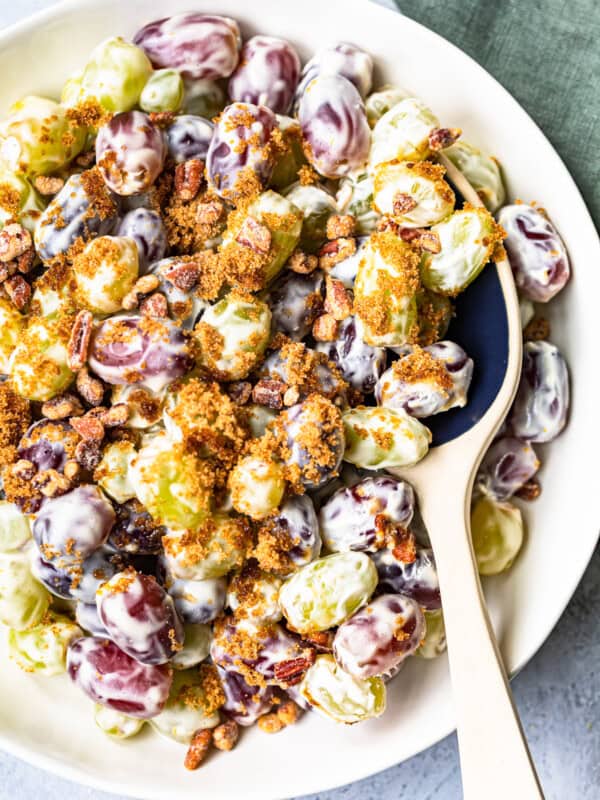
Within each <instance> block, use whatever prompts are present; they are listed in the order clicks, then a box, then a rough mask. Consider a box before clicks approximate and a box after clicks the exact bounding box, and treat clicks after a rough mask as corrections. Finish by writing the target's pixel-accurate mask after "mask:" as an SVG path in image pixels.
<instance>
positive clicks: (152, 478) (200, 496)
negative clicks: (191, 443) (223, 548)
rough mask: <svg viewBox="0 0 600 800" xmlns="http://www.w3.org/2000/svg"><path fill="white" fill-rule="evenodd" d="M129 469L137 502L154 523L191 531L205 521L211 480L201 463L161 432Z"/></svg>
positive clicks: (209, 504) (211, 477)
mask: <svg viewBox="0 0 600 800" xmlns="http://www.w3.org/2000/svg"><path fill="white" fill-rule="evenodd" d="M131 466H132V468H131V482H132V484H133V487H134V489H135V492H136V496H137V499H138V500H139V501H140V503H141V504H142V505H143V506H145V507H146V508H147V510H148V511H149V512H150V514H151V515H152V517H153V518H154V519H155V520H156V521H157V522H160V523H161V524H163V525H168V526H172V527H174V528H190V529H195V528H197V527H198V526H200V525H201V524H202V523H203V522H204V520H206V518H207V517H208V515H209V513H210V509H211V498H212V488H213V484H212V482H211V481H212V479H213V478H214V476H213V475H212V469H211V467H210V465H209V464H208V463H207V462H206V461H205V460H204V459H202V458H199V457H198V456H196V455H195V454H194V453H192V452H190V451H187V450H186V449H185V447H184V446H183V445H182V444H180V443H175V442H173V441H172V440H171V439H170V438H169V437H168V436H167V435H166V434H165V433H164V432H162V433H159V434H157V435H156V436H153V437H152V438H150V439H149V441H147V442H146V443H145V444H144V445H143V446H142V448H141V449H140V451H139V453H138V454H137V456H136V457H135V458H134V459H133V462H132V465H131Z"/></svg>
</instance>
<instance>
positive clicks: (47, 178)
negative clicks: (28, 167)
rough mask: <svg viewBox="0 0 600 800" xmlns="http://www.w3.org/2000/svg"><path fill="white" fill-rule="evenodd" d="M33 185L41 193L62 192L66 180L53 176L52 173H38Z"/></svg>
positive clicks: (45, 194)
mask: <svg viewBox="0 0 600 800" xmlns="http://www.w3.org/2000/svg"><path fill="white" fill-rule="evenodd" d="M33 185H34V186H35V188H36V189H37V190H38V192H39V193H40V194H43V195H44V196H48V195H51V194H57V193H58V192H60V190H61V189H62V188H63V186H64V185H65V182H64V180H63V179H62V178H57V177H52V176H51V175H38V176H37V178H36V179H35V180H34V182H33Z"/></svg>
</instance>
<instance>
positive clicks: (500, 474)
mask: <svg viewBox="0 0 600 800" xmlns="http://www.w3.org/2000/svg"><path fill="white" fill-rule="evenodd" d="M539 466H540V462H539V461H538V459H537V456H536V454H535V450H534V449H533V447H532V446H531V445H530V444H529V443H528V442H524V441H522V440H521V439H515V438H514V437H512V436H504V437H503V438H502V439H496V441H495V442H494V443H493V444H492V446H491V447H490V448H489V450H488V451H487V453H486V454H485V457H484V459H483V461H482V462H481V466H480V467H479V472H478V473H477V478H476V481H475V484H476V486H477V488H478V489H480V490H481V491H483V492H485V493H486V494H488V495H490V497H493V498H494V500H498V501H499V502H503V501H504V500H508V499H509V498H510V497H512V496H513V494H514V493H515V492H516V491H517V490H518V489H520V488H521V486H523V484H524V483H527V481H528V480H530V479H531V478H533V476H534V475H535V473H536V472H537V471H538V469H539Z"/></svg>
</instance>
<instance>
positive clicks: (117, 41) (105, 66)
mask: <svg viewBox="0 0 600 800" xmlns="http://www.w3.org/2000/svg"><path fill="white" fill-rule="evenodd" d="M152 72H153V69H152V64H151V63H150V61H149V59H148V57H147V56H146V54H145V53H144V51H143V50H141V49H140V48H139V47H136V46H135V45H134V44H130V43H129V42H125V41H123V39H121V38H120V37H113V38H111V39H106V40H105V41H104V42H101V43H100V44H99V45H98V46H97V47H96V48H95V49H94V50H93V51H92V54H91V56H90V60H89V61H88V62H87V64H86V66H85V69H84V70H83V75H82V76H81V96H80V99H79V102H81V101H82V100H91V99H95V100H96V101H97V102H98V103H99V104H100V105H101V106H102V108H103V109H104V110H105V111H114V112H119V111H130V110H131V109H132V108H134V107H135V106H136V105H137V104H138V101H139V99H140V95H141V93H142V89H143V88H144V86H145V85H146V82H147V81H148V79H149V78H150V76H151V75H152Z"/></svg>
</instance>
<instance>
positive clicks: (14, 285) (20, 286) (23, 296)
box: [2, 275, 31, 311]
mask: <svg viewBox="0 0 600 800" xmlns="http://www.w3.org/2000/svg"><path fill="white" fill-rule="evenodd" d="M2 285H3V286H4V289H5V290H6V293H7V295H8V296H9V297H10V299H11V300H12V303H13V305H14V306H15V307H16V308H18V309H19V311H22V310H23V309H24V308H25V306H26V305H27V303H28V302H29V300H30V298H31V286H30V285H29V284H28V283H27V281H26V280H25V279H24V278H22V277H21V276H20V275H13V277H12V278H7V279H6V280H5V281H4V283H3V284H2Z"/></svg>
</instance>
